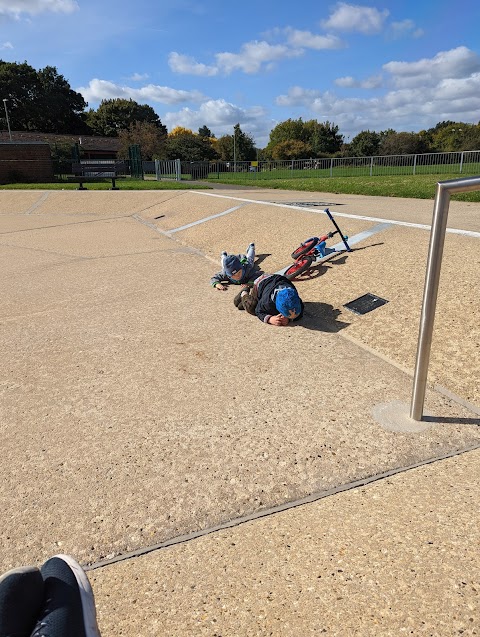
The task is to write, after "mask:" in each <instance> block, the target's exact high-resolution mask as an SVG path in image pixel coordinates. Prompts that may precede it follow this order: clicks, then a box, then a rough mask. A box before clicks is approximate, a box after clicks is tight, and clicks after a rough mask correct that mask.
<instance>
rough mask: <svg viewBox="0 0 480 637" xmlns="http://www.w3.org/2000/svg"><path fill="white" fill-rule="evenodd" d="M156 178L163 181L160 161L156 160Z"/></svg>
mask: <svg viewBox="0 0 480 637" xmlns="http://www.w3.org/2000/svg"><path fill="white" fill-rule="evenodd" d="M155 177H156V179H157V181H160V180H161V179H162V176H161V174H160V160H158V159H156V160H155Z"/></svg>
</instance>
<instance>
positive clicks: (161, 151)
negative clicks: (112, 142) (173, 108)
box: [118, 122, 167, 160]
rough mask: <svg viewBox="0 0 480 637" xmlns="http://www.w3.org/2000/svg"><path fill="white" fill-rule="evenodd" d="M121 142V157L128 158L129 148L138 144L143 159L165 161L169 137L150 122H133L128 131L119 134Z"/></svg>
mask: <svg viewBox="0 0 480 637" xmlns="http://www.w3.org/2000/svg"><path fill="white" fill-rule="evenodd" d="M118 139H119V140H120V150H119V156H120V157H123V158H125V159H127V158H128V147H129V146H131V145H133V144H138V145H139V146H140V149H141V153H142V159H145V160H151V159H165V158H166V154H167V152H166V139H167V135H166V133H165V132H163V131H162V129H161V128H159V127H158V126H155V125H154V124H152V123H150V122H133V123H132V124H130V126H129V127H128V129H127V130H121V131H120V132H119V133H118Z"/></svg>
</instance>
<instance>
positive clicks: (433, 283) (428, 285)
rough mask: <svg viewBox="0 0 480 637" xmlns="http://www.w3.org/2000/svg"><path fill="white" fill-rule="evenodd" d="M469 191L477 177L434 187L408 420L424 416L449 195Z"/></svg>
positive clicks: (476, 183)
mask: <svg viewBox="0 0 480 637" xmlns="http://www.w3.org/2000/svg"><path fill="white" fill-rule="evenodd" d="M472 190H480V177H470V178H468V177H466V178H463V179H450V180H449V181H439V182H438V183H437V191H436V195H435V203H434V209H433V219H432V230H431V234H430V246H429V248H428V259H427V271H426V275H425V289H424V292H423V304H422V314H421V317H420V328H419V333H418V345H417V359H416V363H415V375H414V378H413V392H412V402H411V406H410V418H412V419H413V420H421V419H422V415H423V404H424V402H425V390H426V387H427V373H428V363H429V360H430V349H431V345H432V335H433V322H434V319H435V307H436V304H437V295H438V283H439V280H440V268H441V266H442V255H443V244H444V243H445V232H446V229H447V217H448V208H449V204H450V192H453V193H457V192H471V191H472Z"/></svg>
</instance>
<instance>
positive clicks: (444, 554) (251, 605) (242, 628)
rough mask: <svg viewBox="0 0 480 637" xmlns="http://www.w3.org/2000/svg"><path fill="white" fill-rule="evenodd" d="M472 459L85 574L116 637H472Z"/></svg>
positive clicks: (477, 455)
mask: <svg viewBox="0 0 480 637" xmlns="http://www.w3.org/2000/svg"><path fill="white" fill-rule="evenodd" d="M479 470H480V452H479V451H476V452H470V453H468V454H464V455H462V456H458V457H456V458H452V459H449V460H445V461H442V462H437V463H435V464H433V465H428V466H424V467H421V468H418V469H415V470H412V471H409V472H406V473H402V474H397V475H396V476H393V477H391V478H388V479H387V480H382V481H381V482H377V483H374V484H372V485H370V486H368V487H362V488H357V489H354V490H350V491H346V492H344V493H340V494H337V495H333V496H331V497H329V498H326V499H323V500H320V501H318V502H316V503H314V504H309V505H306V506H303V507H300V508H295V509H290V510H289V511H286V512H283V513H279V514H276V515H273V516H270V517H268V518H264V519H261V520H257V521H254V522H249V523H247V524H243V525H241V526H239V527H236V528H233V529H229V530H224V531H219V532H217V533H215V534H212V535H209V536H205V537H201V538H198V539H195V540H193V541H191V542H187V543H185V544H179V545H176V546H173V547H170V548H166V549H163V550H159V551H155V552H153V553H149V554H148V555H145V556H143V557H139V558H137V559H131V560H128V561H126V562H122V563H119V564H115V565H112V566H108V567H105V568H102V569H99V570H94V571H90V572H89V573H88V575H89V578H90V581H91V582H92V584H93V588H94V591H95V595H96V599H97V609H98V620H99V625H100V629H101V630H102V634H103V636H104V637H110V636H112V637H113V636H114V635H119V634H121V635H126V636H130V635H132V636H134V635H135V636H136V635H142V636H143V635H181V636H182V637H190V636H193V635H195V636H197V635H208V636H210V637H212V636H213V635H222V637H237V636H239V635H242V636H243V635H245V636H246V635H259V636H260V635H262V636H263V635H275V636H278V637H297V636H298V635H309V636H310V635H312V636H313V635H323V634H326V635H335V637H354V636H358V637H366V636H368V637H370V636H375V637H378V636H380V635H381V636H382V637H397V636H398V635H403V634H405V635H442V636H448V637H453V635H468V636H473V635H478V631H479V630H480V620H479V617H480V613H479V590H480V589H479V582H480V562H479V559H478V544H479V542H480V531H479V526H478V523H477V522H478V515H476V513H478V511H479V510H480V499H479V494H480V489H479V488H478V475H479Z"/></svg>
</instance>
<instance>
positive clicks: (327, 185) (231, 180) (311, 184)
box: [209, 173, 480, 202]
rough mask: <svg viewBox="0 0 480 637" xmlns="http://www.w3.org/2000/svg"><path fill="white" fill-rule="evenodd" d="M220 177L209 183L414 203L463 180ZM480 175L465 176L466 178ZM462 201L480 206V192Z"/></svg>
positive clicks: (441, 177) (460, 196)
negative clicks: (446, 183) (441, 185)
mask: <svg viewBox="0 0 480 637" xmlns="http://www.w3.org/2000/svg"><path fill="white" fill-rule="evenodd" d="M241 175H245V176H240V175H238V176H237V175H235V174H234V173H220V179H209V181H210V182H211V183H215V182H220V183H226V184H231V185H232V186H233V185H237V184H238V185H242V186H257V187H259V188H277V189H281V190H301V191H308V192H331V193H335V194H344V195H368V196H374V197H406V198H412V199H432V200H433V199H434V198H435V190H436V184H437V183H438V182H439V181H447V180H449V179H459V177H460V175H459V174H458V173H456V174H442V175H389V176H384V175H382V176H376V177H328V178H315V177H309V178H303V179H302V178H299V179H272V180H264V179H255V176H254V175H252V176H250V175H246V174H245V173H241ZM467 176H470V177H473V176H477V175H462V178H463V177H467ZM452 199H455V200H460V201H478V202H480V190H478V191H474V192H469V193H462V194H458V195H452Z"/></svg>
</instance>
